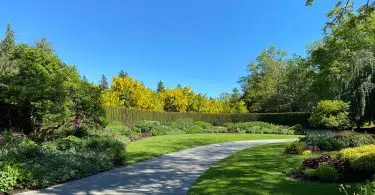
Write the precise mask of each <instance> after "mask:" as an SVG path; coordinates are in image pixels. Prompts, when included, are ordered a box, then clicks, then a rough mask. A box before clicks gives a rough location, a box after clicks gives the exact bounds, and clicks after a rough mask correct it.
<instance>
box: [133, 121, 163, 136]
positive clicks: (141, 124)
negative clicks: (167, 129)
mask: <svg viewBox="0 0 375 195" xmlns="http://www.w3.org/2000/svg"><path fill="white" fill-rule="evenodd" d="M159 125H160V122H158V121H137V122H135V123H134V124H133V128H132V129H133V130H134V131H136V132H138V133H143V132H146V131H147V132H151V131H152V129H153V128H155V127H156V126H159Z"/></svg>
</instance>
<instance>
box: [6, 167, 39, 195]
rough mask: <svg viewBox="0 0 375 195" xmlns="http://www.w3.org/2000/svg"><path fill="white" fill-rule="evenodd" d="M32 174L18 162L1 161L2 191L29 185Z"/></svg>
mask: <svg viewBox="0 0 375 195" xmlns="http://www.w3.org/2000/svg"><path fill="white" fill-rule="evenodd" d="M31 181H32V175H31V173H30V172H28V171H26V170H25V169H24V168H23V167H21V166H19V165H17V164H10V163H0V192H6V193H8V192H10V191H11V190H13V188H24V187H29V186H30V182H31Z"/></svg>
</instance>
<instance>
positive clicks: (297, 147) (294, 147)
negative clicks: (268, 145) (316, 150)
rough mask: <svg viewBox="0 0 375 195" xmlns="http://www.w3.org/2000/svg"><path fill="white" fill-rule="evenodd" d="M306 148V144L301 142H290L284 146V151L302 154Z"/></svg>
mask: <svg viewBox="0 0 375 195" xmlns="http://www.w3.org/2000/svg"><path fill="white" fill-rule="evenodd" d="M305 149H306V144H305V143H303V142H298V141H295V142H292V143H291V144H289V145H288V146H287V147H286V148H285V153H287V154H302V153H303V151H305Z"/></svg>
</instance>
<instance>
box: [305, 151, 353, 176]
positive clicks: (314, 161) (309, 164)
mask: <svg viewBox="0 0 375 195" xmlns="http://www.w3.org/2000/svg"><path fill="white" fill-rule="evenodd" d="M325 162H327V163H330V164H331V165H333V166H334V167H335V168H336V169H337V170H339V171H340V172H344V171H345V170H346V169H347V168H348V165H347V163H346V161H344V160H340V159H335V158H333V157H331V156H330V155H327V154H323V155H321V156H319V157H314V158H307V159H305V160H304V161H303V163H302V167H303V168H304V169H305V168H310V169H316V168H318V167H319V165H320V164H322V163H325Z"/></svg>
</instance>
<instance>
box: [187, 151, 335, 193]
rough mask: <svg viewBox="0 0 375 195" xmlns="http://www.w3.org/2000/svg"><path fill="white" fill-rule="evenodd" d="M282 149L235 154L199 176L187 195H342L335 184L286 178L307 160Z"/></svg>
mask: <svg viewBox="0 0 375 195" xmlns="http://www.w3.org/2000/svg"><path fill="white" fill-rule="evenodd" d="M284 148H285V144H270V145H266V146H259V147H256V148H251V149H248V150H245V151H241V152H239V153H237V154H234V155H232V156H230V157H228V158H227V159H225V160H223V161H221V162H219V163H217V164H216V165H214V166H213V167H211V168H210V169H209V170H208V171H206V172H205V174H203V175H202V176H201V177H199V178H198V180H197V182H196V184H195V185H194V186H193V187H192V188H191V189H190V194H256V195H257V194H259V195H263V194H272V195H275V194H283V195H292V194H293V195H294V194H297V195H298V194H304V195H309V194H311V195H313V194H314V195H315V194H320V195H323V194H327V195H334V194H341V193H340V192H339V184H338V183H319V182H312V181H297V180H293V179H291V178H289V177H288V173H289V172H290V171H291V170H292V169H294V168H297V167H299V166H300V164H301V161H302V160H303V159H304V158H307V157H306V156H295V155H284V154H283V151H284Z"/></svg>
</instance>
